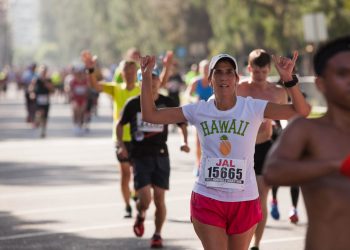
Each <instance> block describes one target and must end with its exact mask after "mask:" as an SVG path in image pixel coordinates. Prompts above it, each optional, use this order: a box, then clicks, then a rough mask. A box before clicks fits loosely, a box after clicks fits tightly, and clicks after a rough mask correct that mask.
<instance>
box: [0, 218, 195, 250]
mask: <svg viewBox="0 0 350 250" xmlns="http://www.w3.org/2000/svg"><path fill="white" fill-rule="evenodd" d="M0 221H1V223H0V232H1V233H0V249H1V250H18V249H25V250H73V249H74V250H124V249H125V250H141V249H149V244H150V242H149V240H150V239H148V238H135V237H127V238H118V235H115V238H104V239H101V238H92V237H81V236H78V235H77V234H74V233H66V232H60V231H48V230H40V229H35V225H37V226H40V225H43V224H47V223H60V222H59V221H54V222H52V221H50V222H48V221H40V220H39V221H28V220H23V219H21V218H19V217H16V216H13V215H12V214H11V213H9V212H6V211H3V212H0ZM109 230H113V229H109ZM186 241H187V239H182V238H178V239H171V240H170V239H168V240H167V239H165V240H164V248H163V249H166V250H192V249H194V248H190V247H188V246H187V245H186ZM175 244H176V245H175ZM181 245H183V246H181Z"/></svg>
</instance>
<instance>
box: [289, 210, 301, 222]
mask: <svg viewBox="0 0 350 250" xmlns="http://www.w3.org/2000/svg"><path fill="white" fill-rule="evenodd" d="M289 220H290V222H291V223H293V224H297V223H298V221H299V216H298V211H297V209H296V208H292V210H290V213H289Z"/></svg>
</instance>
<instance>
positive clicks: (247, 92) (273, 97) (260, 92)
mask: <svg viewBox="0 0 350 250" xmlns="http://www.w3.org/2000/svg"><path fill="white" fill-rule="evenodd" d="M297 57H298V54H297V52H295V53H294V56H293V61H294V62H295V61H296V59H297ZM270 70H271V56H270V55H269V54H268V53H267V52H266V51H264V50H263V49H256V50H253V51H252V52H251V53H250V54H249V57H248V71H249V72H250V74H251V80H250V81H247V82H242V83H241V84H239V85H238V89H237V95H240V96H244V97H247V96H251V97H253V98H256V99H263V100H267V101H270V102H274V103H279V104H286V103H287V102H288V92H287V89H286V88H283V87H280V86H278V85H276V84H274V83H270V82H268V81H267V77H268V76H269V73H270ZM290 80H292V79H290ZM294 89H295V90H294ZM294 89H293V91H297V92H298V93H297V94H298V95H302V93H301V91H300V89H299V88H294ZM272 126H273V121H272V120H269V119H265V120H264V122H263V123H262V124H261V126H260V128H259V131H258V135H257V138H256V142H255V143H256V145H255V155H254V169H255V174H256V179H257V183H258V189H259V197H260V202H261V208H262V211H263V219H262V220H261V221H260V222H259V224H258V226H257V229H256V231H255V234H254V242H253V247H252V248H251V249H254V250H257V249H259V244H260V240H261V238H262V235H263V232H264V228H265V225H266V220H267V194H268V191H269V186H268V185H267V184H266V183H265V182H264V179H263V176H262V166H263V164H264V161H265V157H266V155H267V152H268V150H269V149H270V147H271V145H272V132H273V130H272Z"/></svg>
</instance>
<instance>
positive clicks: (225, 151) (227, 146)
mask: <svg viewBox="0 0 350 250" xmlns="http://www.w3.org/2000/svg"><path fill="white" fill-rule="evenodd" d="M219 149H220V153H221V154H222V155H224V156H227V155H229V154H230V152H231V143H230V142H229V140H228V138H227V136H226V135H222V136H221V137H220V145H219Z"/></svg>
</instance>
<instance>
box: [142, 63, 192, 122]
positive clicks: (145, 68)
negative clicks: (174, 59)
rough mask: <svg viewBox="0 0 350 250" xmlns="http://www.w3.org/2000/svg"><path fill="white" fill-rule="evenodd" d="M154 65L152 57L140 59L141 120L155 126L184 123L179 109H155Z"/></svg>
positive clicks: (183, 117)
mask: <svg viewBox="0 0 350 250" xmlns="http://www.w3.org/2000/svg"><path fill="white" fill-rule="evenodd" d="M154 65H155V57H154V56H145V57H141V72H142V84H141V85H142V87H141V112H142V120H144V121H146V122H151V123H155V124H172V123H181V122H185V121H186V118H185V116H184V114H183V112H182V108H181V107H177V108H161V109H157V108H156V105H155V104H154V100H153V97H152V96H153V95H152V70H153V68H154Z"/></svg>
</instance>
